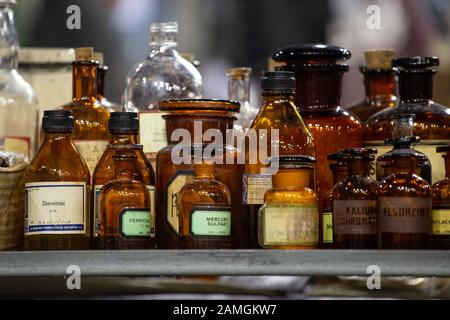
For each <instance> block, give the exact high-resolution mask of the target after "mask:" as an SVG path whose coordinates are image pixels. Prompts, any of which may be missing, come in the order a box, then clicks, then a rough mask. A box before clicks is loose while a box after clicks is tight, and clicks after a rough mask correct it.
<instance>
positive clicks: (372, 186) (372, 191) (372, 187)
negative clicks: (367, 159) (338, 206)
mask: <svg viewBox="0 0 450 320" xmlns="http://www.w3.org/2000/svg"><path fill="white" fill-rule="evenodd" d="M378 187H379V183H378V181H376V180H374V179H372V178H370V177H368V176H353V177H350V176H349V177H347V178H345V179H343V180H340V181H339V182H338V183H337V184H336V185H335V186H334V187H333V188H332V189H331V194H330V196H331V197H332V198H333V200H347V199H353V200H357V199H362V200H364V199H371V198H375V199H376V194H377V190H378Z"/></svg>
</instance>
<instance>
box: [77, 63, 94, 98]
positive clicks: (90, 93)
mask: <svg viewBox="0 0 450 320" xmlns="http://www.w3.org/2000/svg"><path fill="white" fill-rule="evenodd" d="M72 65H73V69H72V76H73V84H72V88H73V100H75V101H79V100H91V101H95V100H96V99H97V64H96V63H90V62H84V61H82V62H73V64H72Z"/></svg>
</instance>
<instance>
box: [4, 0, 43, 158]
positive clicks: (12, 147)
mask: <svg viewBox="0 0 450 320" xmlns="http://www.w3.org/2000/svg"><path fill="white" fill-rule="evenodd" d="M15 5H16V1H13V0H9V1H1V2H0V27H1V30H2V32H1V35H0V88H1V89H0V96H1V97H2V99H0V149H1V150H5V151H11V152H18V153H22V154H23V155H24V156H25V157H26V158H27V159H31V158H32V157H33V156H34V154H35V152H36V149H37V146H38V142H37V139H38V117H39V107H38V102H37V98H36V95H35V93H34V91H33V89H32V88H31V86H30V85H29V84H28V82H26V81H25V80H24V79H23V78H22V77H21V75H20V74H19V73H18V71H17V65H18V59H19V58H18V55H19V53H18V51H19V42H18V39H17V33H16V28H15V26H14V7H15Z"/></svg>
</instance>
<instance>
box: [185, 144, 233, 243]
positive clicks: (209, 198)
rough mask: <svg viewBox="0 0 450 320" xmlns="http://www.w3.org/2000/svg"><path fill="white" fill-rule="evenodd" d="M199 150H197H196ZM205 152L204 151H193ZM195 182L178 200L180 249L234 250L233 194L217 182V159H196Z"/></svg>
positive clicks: (198, 149)
mask: <svg viewBox="0 0 450 320" xmlns="http://www.w3.org/2000/svg"><path fill="white" fill-rule="evenodd" d="M196 149H197V150H196ZM192 150H193V152H194V154H195V152H202V148H201V147H200V148H195V147H194V148H192ZM193 159H194V161H195V162H194V172H195V179H194V180H193V181H191V182H189V183H187V184H185V185H184V186H183V188H181V190H180V193H179V197H178V208H179V215H180V236H179V248H180V249H230V248H231V245H232V242H231V237H232V232H233V230H232V224H231V220H232V215H231V194H230V190H229V188H228V187H227V186H226V185H225V184H223V183H222V182H220V181H217V180H215V165H214V158H213V157H206V156H202V157H195V156H194V157H193Z"/></svg>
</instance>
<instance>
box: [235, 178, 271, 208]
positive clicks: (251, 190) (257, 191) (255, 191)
mask: <svg viewBox="0 0 450 320" xmlns="http://www.w3.org/2000/svg"><path fill="white" fill-rule="evenodd" d="M271 188H272V175H270V174H244V175H243V177H242V203H243V204H264V194H265V193H266V191H267V190H269V189H271Z"/></svg>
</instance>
